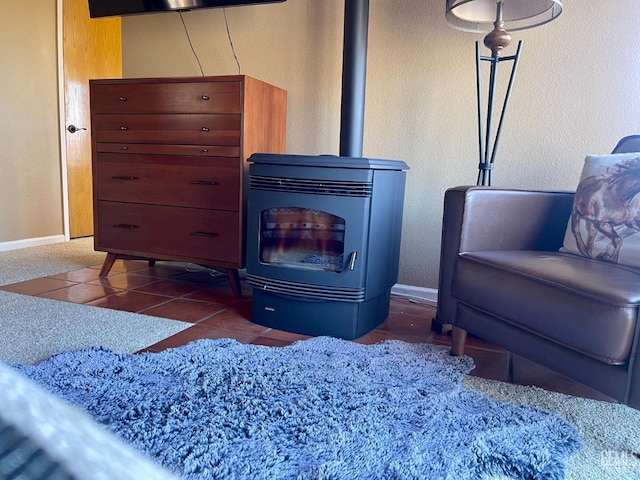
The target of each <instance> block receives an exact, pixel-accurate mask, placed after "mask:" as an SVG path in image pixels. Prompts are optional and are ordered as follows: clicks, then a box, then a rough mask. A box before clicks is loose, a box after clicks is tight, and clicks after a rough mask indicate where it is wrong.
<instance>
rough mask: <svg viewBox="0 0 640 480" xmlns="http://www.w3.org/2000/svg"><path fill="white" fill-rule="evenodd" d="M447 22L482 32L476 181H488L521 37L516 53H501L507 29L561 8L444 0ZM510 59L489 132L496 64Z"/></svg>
mask: <svg viewBox="0 0 640 480" xmlns="http://www.w3.org/2000/svg"><path fill="white" fill-rule="evenodd" d="M446 2H447V12H446V19H447V22H448V23H449V24H450V25H451V26H452V27H454V28H457V29H459V30H464V31H467V32H475V33H485V32H488V34H487V36H486V37H485V38H484V44H485V46H486V47H487V48H488V49H490V50H491V56H484V55H481V54H480V44H479V42H476V89H477V96H478V151H479V159H480V161H479V164H478V181H477V184H478V185H491V173H492V171H493V164H494V161H495V158H496V151H497V148H498V143H499V142H500V134H501V132H502V122H503V120H504V113H505V111H506V109H507V105H508V103H509V96H510V95H511V88H512V87H513V80H514V78H515V73H516V69H517V66H518V60H519V58H520V50H521V48H522V41H520V42H518V48H517V49H516V53H515V54H514V55H511V56H505V57H501V56H500V53H501V52H502V50H503V49H504V48H506V47H507V46H509V44H510V43H511V35H510V34H509V32H508V31H507V30H511V31H514V30H524V29H527V28H533V27H537V26H539V25H543V24H545V23H547V22H550V21H551V20H553V19H555V18H556V17H558V15H560V13H561V12H562V0H446ZM483 61H486V62H489V64H490V66H489V68H490V70H489V92H488V96H487V111H486V117H485V114H484V113H483V103H484V102H483V101H482V75H481V64H482V62H483ZM503 62H511V73H510V75H509V83H508V84H507V89H506V93H505V97H504V100H503V102H502V109H501V112H500V117H499V118H498V125H497V129H496V130H495V134H493V130H494V125H493V120H494V119H493V110H494V103H495V95H496V82H497V76H498V66H499V65H500V64H501V63H503Z"/></svg>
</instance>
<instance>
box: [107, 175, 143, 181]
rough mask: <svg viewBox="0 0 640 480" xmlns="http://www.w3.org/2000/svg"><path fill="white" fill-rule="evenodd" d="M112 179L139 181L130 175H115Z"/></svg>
mask: <svg viewBox="0 0 640 480" xmlns="http://www.w3.org/2000/svg"><path fill="white" fill-rule="evenodd" d="M111 178H112V179H113V180H138V177H131V176H129V175H114V176H112V177H111Z"/></svg>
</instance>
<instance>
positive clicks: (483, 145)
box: [476, 0, 522, 186]
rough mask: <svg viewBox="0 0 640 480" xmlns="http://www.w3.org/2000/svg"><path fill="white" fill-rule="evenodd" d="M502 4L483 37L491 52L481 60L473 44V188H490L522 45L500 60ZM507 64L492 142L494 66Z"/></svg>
mask: <svg viewBox="0 0 640 480" xmlns="http://www.w3.org/2000/svg"><path fill="white" fill-rule="evenodd" d="M503 3H504V0H497V1H496V21H495V22H494V24H493V26H494V28H493V30H492V31H491V32H489V34H487V36H486V37H484V45H485V46H486V47H487V48H489V49H490V50H491V56H490V57H488V56H483V55H481V54H480V44H479V43H478V42H476V91H477V101H478V152H479V163H478V180H477V185H486V186H490V185H491V182H492V172H493V164H494V162H495V159H496V152H497V149H498V144H499V143H500V134H501V133H502V124H503V120H504V114H505V112H506V110H507V105H508V103H509V97H510V96H511V89H512V87H513V80H514V78H515V74H516V69H517V67H518V60H519V59H520V51H521V49H522V41H519V42H518V48H517V50H516V53H515V55H511V56H508V57H501V56H500V53H501V52H502V50H503V49H504V48H505V47H508V46H509V44H510V43H511V35H510V34H509V32H507V31H506V30H505V29H504V21H503V19H502V9H503ZM483 61H487V62H489V63H490V70H489V92H488V97H487V119H486V125H485V124H484V123H483V113H482V104H483V102H482V72H481V70H482V65H481V64H482V62H483ZM505 61H510V62H513V63H512V64H511V74H510V76H509V84H508V86H507V91H506V93H505V97H504V101H503V103H502V110H501V112H500V118H499V121H498V128H497V130H496V134H495V137H494V138H493V141H492V139H491V135H492V130H493V110H494V102H495V93H496V83H497V77H498V65H499V64H500V63H501V62H505Z"/></svg>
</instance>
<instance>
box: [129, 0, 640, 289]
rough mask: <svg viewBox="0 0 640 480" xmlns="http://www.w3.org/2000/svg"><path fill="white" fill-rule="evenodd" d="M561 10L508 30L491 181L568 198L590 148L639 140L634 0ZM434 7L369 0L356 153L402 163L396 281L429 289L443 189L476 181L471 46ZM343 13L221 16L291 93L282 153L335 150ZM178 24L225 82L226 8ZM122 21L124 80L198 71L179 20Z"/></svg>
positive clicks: (228, 64) (308, 1) (260, 10)
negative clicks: (512, 58) (515, 47)
mask: <svg viewBox="0 0 640 480" xmlns="http://www.w3.org/2000/svg"><path fill="white" fill-rule="evenodd" d="M565 3H566V5H565V11H564V12H563V14H562V15H561V16H560V17H559V19H558V20H556V21H555V22H553V23H551V24H548V25H545V26H543V27H540V28H538V29H535V30H529V31H524V32H515V34H514V37H515V39H516V40H517V39H522V40H523V41H524V46H523V53H522V58H521V61H520V66H519V69H518V74H517V81H516V85H515V88H514V92H513V95H512V99H511V104H510V108H509V111H508V112H507V118H506V124H505V127H504V131H503V140H502V143H501V146H500V150H499V153H498V157H497V161H496V171H495V181H494V185H496V186H505V187H518V188H537V189H562V190H569V189H573V188H574V187H575V185H576V183H577V180H578V178H579V175H580V169H581V167H582V160H583V158H584V156H585V155H586V154H587V153H606V152H609V151H610V150H611V149H612V148H613V146H614V145H615V143H616V142H617V140H618V139H619V138H620V137H622V136H624V135H627V134H632V133H640V94H638V90H637V86H638V85H639V84H640V36H639V35H638V34H637V23H638V22H637V19H638V18H639V17H640V2H638V1H637V0H617V1H615V2H592V1H567V2H565ZM596 6H597V7H598V8H596ZM443 9H444V1H442V0H440V1H435V0H371V2H370V22H369V55H368V80H367V98H366V118H365V139H364V155H365V156H368V157H378V158H390V159H400V160H404V161H406V162H407V163H408V164H409V165H410V167H411V170H410V172H409V174H408V177H407V193H406V198H405V212H404V227H403V232H402V252H401V267H400V279H399V281H400V283H404V284H410V285H417V286H425V287H433V288H435V287H437V277H438V257H439V248H440V224H441V215H442V198H443V194H444V191H445V190H446V188H448V187H451V186H454V185H460V184H473V183H475V181H476V173H477V170H476V168H477V163H478V160H477V140H476V128H477V127H476V120H475V112H476V105H475V63H474V41H475V40H481V38H482V37H481V36H475V35H473V34H468V33H464V32H459V31H456V30H453V29H452V28H450V27H448V26H447V24H446V23H445V20H444V15H443ZM343 12H344V1H343V0H288V1H287V2H286V3H283V4H274V5H266V6H253V7H236V8H228V9H227V18H228V21H229V26H230V29H231V34H232V38H233V42H234V45H235V48H236V52H237V54H238V57H239V60H240V64H241V67H242V73H243V74H247V75H251V76H254V77H257V78H259V79H262V80H265V81H268V82H272V83H274V84H276V85H278V86H281V87H283V88H285V89H286V90H287V91H288V92H289V108H288V124H289V125H288V134H287V149H288V152H289V153H301V154H337V153H338V147H339V130H340V125H339V123H340V94H341V69H342V29H343ZM184 20H185V22H186V24H187V26H188V28H189V32H190V34H191V39H192V41H193V45H194V48H195V50H196V52H197V53H198V55H199V57H200V61H201V63H202V66H203V69H204V73H205V74H206V75H221V74H225V75H226V74H236V73H237V67H236V64H235V61H234V59H233V55H232V53H231V50H230V47H229V43H228V39H227V33H226V29H225V24H224V17H223V11H222V10H218V9H216V10H200V11H194V12H189V13H185V14H184ZM122 26H123V72H124V76H126V77H138V76H173V75H176V76H180V75H199V74H200V71H199V68H198V64H197V62H196V60H195V58H194V56H193V54H192V53H191V50H190V47H189V44H188V42H187V40H186V37H185V32H184V29H183V27H182V24H181V22H180V18H179V16H178V14H158V15H150V16H140V17H129V18H126V19H124V20H123V24H122ZM507 53H511V52H507ZM504 76H506V74H504ZM523 214H526V212H523Z"/></svg>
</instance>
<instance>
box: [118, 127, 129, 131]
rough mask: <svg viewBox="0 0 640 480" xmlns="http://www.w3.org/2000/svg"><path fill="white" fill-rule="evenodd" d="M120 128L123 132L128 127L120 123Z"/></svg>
mask: <svg viewBox="0 0 640 480" xmlns="http://www.w3.org/2000/svg"><path fill="white" fill-rule="evenodd" d="M120 130H122V131H123V132H124V131H127V130H129V127H127V126H126V125H120Z"/></svg>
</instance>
